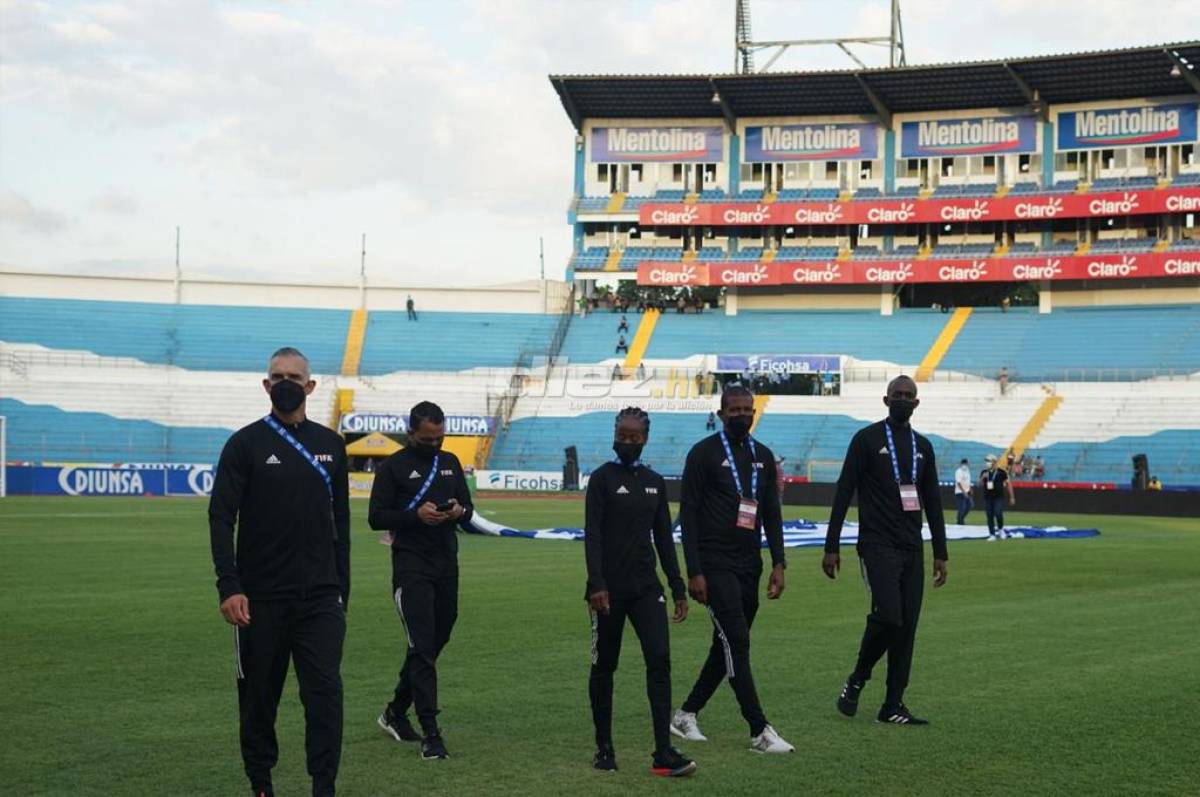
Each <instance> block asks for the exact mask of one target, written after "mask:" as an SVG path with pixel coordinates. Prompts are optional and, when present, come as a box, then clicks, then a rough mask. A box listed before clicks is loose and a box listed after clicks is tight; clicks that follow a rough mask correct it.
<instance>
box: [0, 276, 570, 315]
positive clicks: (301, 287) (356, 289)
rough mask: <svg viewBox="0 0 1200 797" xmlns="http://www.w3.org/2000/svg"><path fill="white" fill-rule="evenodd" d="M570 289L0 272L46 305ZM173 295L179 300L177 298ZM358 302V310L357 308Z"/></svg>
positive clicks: (497, 295) (247, 302)
mask: <svg viewBox="0 0 1200 797" xmlns="http://www.w3.org/2000/svg"><path fill="white" fill-rule="evenodd" d="M570 293H571V286H570V285H569V284H568V283H565V282H559V281H555V280H528V281H525V282H516V283H511V284H508V285H495V286H486V287H476V288H455V289H454V290H453V291H450V290H446V289H445V288H443V287H437V286H425V287H406V286H403V285H388V284H371V283H370V282H368V283H367V285H366V286H365V288H360V286H359V285H358V284H357V283H353V284H350V283H315V282H294V283H271V282H254V281H246V282H241V281H236V280H215V279H184V280H181V281H180V282H179V283H178V284H177V283H176V281H175V280H174V279H170V278H164V277H119V276H85V275H70V274H44V273H36V272H23V271H0V295H2V296H22V297H32V298H50V299H96V298H98V297H109V298H111V297H117V296H119V297H121V300H122V301H131V302H159V303H163V304H174V303H175V302H176V301H178V302H179V303H180V304H212V305H233V306H253V307H317V308H339V309H349V308H357V307H360V306H365V307H366V308H367V309H368V310H403V309H404V307H405V302H406V301H407V299H408V297H409V296H412V298H413V301H414V302H415V303H416V306H417V311H418V312H420V311H421V310H449V311H457V312H505V313H559V312H561V311H562V309H563V305H564V302H565V301H566V299H567V297H568V296H569V295H570ZM177 296H178V298H177ZM364 303H365V304H364Z"/></svg>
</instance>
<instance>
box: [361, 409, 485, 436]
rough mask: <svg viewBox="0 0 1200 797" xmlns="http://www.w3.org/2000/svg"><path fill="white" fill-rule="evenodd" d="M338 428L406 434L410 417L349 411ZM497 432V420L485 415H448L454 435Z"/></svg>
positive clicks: (448, 425)
mask: <svg viewBox="0 0 1200 797" xmlns="http://www.w3.org/2000/svg"><path fill="white" fill-rule="evenodd" d="M338 428H339V430H340V431H341V432H343V433H344V434H370V433H371V432H382V433H383V434H404V433H406V432H407V431H408V417H407V416H405V415H390V414H386V413H370V412H348V413H346V414H345V415H343V416H342V420H341V422H340V423H339V425H338ZM495 433H496V420H495V419H494V418H488V417H485V416H483V415H447V416H446V434H447V435H454V436H460V435H461V436H467V435H470V436H486V435H492V434H495Z"/></svg>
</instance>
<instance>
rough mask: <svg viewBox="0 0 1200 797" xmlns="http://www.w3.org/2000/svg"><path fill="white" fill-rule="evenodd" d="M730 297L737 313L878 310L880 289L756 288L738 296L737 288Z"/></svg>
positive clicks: (873, 287) (867, 286)
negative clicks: (798, 290)
mask: <svg viewBox="0 0 1200 797" xmlns="http://www.w3.org/2000/svg"><path fill="white" fill-rule="evenodd" d="M884 289H885V290H886V291H887V292H888V293H889V294H890V293H891V291H890V290H889V289H888V288H887V286H884ZM729 294H730V295H736V296H737V309H738V310H739V311H741V310H878V309H879V306H880V304H879V303H880V298H879V294H880V288H879V286H877V285H864V286H862V287H840V288H825V287H822V286H812V287H806V288H805V290H804V292H803V293H798V292H796V291H795V290H794V289H788V288H757V289H755V290H754V291H751V292H747V293H741V292H738V289H737V288H730V289H729ZM726 301H728V298H727V299H726Z"/></svg>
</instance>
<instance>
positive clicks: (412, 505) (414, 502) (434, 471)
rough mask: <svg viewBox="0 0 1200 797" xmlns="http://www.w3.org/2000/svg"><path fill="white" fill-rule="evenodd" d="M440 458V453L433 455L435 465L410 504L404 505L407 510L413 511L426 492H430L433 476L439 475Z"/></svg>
mask: <svg viewBox="0 0 1200 797" xmlns="http://www.w3.org/2000/svg"><path fill="white" fill-rule="evenodd" d="M440 458H441V455H440V454H434V455H433V467H432V468H430V469H429V475H428V476H426V477H425V483H424V484H422V485H421V489H420V490H417V494H416V495H414V496H413V497H412V500H411V501H409V502H408V506H406V507H404V511H405V512H411V511H412V510H413V508H415V507H416V505H417V504H419V503H421V499H422V498H424V497H425V493H427V492H429V485H431V484H433V477H434V476H437V472H438V459H440Z"/></svg>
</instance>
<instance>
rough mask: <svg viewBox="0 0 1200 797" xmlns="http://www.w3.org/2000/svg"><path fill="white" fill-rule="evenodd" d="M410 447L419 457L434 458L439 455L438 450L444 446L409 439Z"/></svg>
mask: <svg viewBox="0 0 1200 797" xmlns="http://www.w3.org/2000/svg"><path fill="white" fill-rule="evenodd" d="M408 449H409V451H412V452H413V453H414V454H416V455H417V456H418V457H423V458H425V459H433V458H434V457H435V456H436V455H437V452H439V451H441V450H442V447H441V446H435V445H430V444H429V443H418V442H417V441H416V440H409V441H408Z"/></svg>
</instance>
